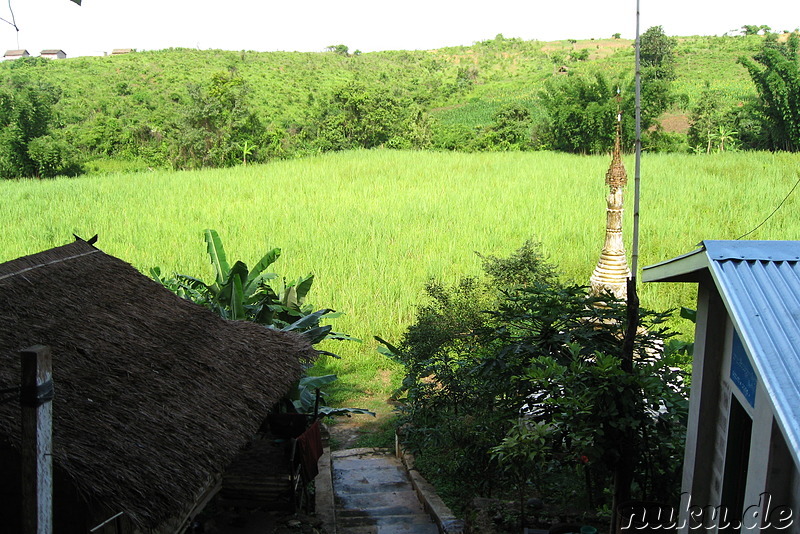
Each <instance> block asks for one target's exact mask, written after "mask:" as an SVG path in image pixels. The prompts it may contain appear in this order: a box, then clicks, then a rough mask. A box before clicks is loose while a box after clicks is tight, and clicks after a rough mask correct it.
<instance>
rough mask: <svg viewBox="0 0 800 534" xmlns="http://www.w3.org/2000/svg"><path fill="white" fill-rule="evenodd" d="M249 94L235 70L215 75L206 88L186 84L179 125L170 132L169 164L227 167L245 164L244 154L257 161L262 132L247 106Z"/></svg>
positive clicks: (194, 166)
mask: <svg viewBox="0 0 800 534" xmlns="http://www.w3.org/2000/svg"><path fill="white" fill-rule="evenodd" d="M249 92H250V90H249V87H248V85H247V83H246V82H245V81H244V79H243V78H242V77H241V75H239V74H238V73H237V72H236V71H235V70H231V71H229V72H218V73H215V74H214V75H212V76H211V80H210V81H209V83H208V84H207V85H206V86H201V85H197V84H194V85H190V86H189V102H188V105H187V106H186V108H185V109H184V116H183V118H182V122H181V124H180V126H179V127H178V128H175V129H174V130H173V136H174V137H173V144H174V147H173V157H172V161H173V165H174V166H176V167H178V168H199V167H230V166H232V165H236V164H238V163H246V158H247V155H248V152H249V154H250V158H251V160H257V159H258V156H259V155H258V152H257V150H258V148H259V147H260V146H261V144H262V143H263V141H264V137H265V134H266V129H265V127H264V126H263V124H262V123H261V120H260V119H259V118H258V116H257V115H256V113H255V112H254V111H253V109H252V106H251V105H250V102H249V100H248V95H249ZM248 147H249V150H248ZM253 152H255V153H253Z"/></svg>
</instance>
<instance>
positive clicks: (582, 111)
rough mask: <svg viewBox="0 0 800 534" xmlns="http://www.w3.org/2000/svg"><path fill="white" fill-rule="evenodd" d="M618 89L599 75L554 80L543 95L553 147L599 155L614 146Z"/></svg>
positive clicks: (549, 83)
mask: <svg viewBox="0 0 800 534" xmlns="http://www.w3.org/2000/svg"><path fill="white" fill-rule="evenodd" d="M615 94H616V88H615V87H613V86H612V85H611V84H610V83H609V82H608V80H607V78H606V77H605V76H604V75H602V74H600V73H597V74H595V75H593V76H590V77H584V76H578V75H569V76H566V77H561V78H553V79H551V80H549V81H548V82H547V83H546V84H545V89H544V91H543V92H542V93H541V101H542V105H543V107H544V108H545V110H546V111H547V113H548V122H549V136H548V137H549V140H550V143H549V144H550V148H552V149H554V150H563V151H565V152H576V153H582V154H586V153H591V154H597V153H600V152H605V151H607V150H609V149H610V148H611V146H613V143H614V132H615V131H616V130H615V127H614V124H615V119H616V102H615V101H614V100H613V98H614V96H615Z"/></svg>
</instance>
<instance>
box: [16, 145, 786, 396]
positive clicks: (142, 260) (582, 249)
mask: <svg viewBox="0 0 800 534" xmlns="http://www.w3.org/2000/svg"><path fill="white" fill-rule="evenodd" d="M609 162H610V158H609V157H608V156H602V157H601V156H575V155H568V154H559V153H547V152H533V153H495V154H491V153H480V154H458V153H431V152H410V151H409V152H405V151H390V150H373V151H356V152H343V153H331V154H326V155H322V156H318V157H312V158H306V159H298V160H291V161H278V162H274V163H270V164H268V165H260V166H247V167H237V168H233V169H224V170H202V171H193V172H189V171H185V172H167V171H154V172H144V173H134V174H107V175H94V176H85V177H81V178H75V179H66V178H65V179H54V180H47V181H37V180H21V181H5V182H1V183H0V219H1V220H2V224H3V228H4V230H3V238H2V240H0V261H7V260H10V259H13V258H16V257H18V256H22V255H25V254H31V253H35V252H38V251H40V250H43V249H46V248H50V247H53V246H57V245H61V244H65V243H67V242H70V241H72V239H73V237H72V234H73V233H74V234H77V235H79V236H82V237H84V238H87V239H88V238H89V237H91V236H93V235H94V234H99V239H98V242H97V246H98V247H99V248H100V249H102V250H104V251H105V252H107V253H109V254H112V255H114V256H117V257H119V258H121V259H123V260H125V261H127V262H129V263H131V264H132V265H134V266H135V267H136V268H138V269H139V270H140V271H142V272H145V273H147V271H148V269H149V268H150V267H153V266H160V267H161V269H162V271H164V272H166V273H169V272H172V271H176V272H180V273H184V274H190V275H194V276H197V277H200V278H203V279H205V280H209V279H210V277H211V266H210V264H209V263H208V260H207V256H206V253H205V243H204V242H203V236H202V232H203V230H204V229H206V228H213V229H216V230H217V231H218V232H219V234H220V236H221V238H222V240H223V243H224V244H225V248H226V251H227V254H228V259H229V260H231V262H232V261H234V260H237V259H241V260H243V261H245V263H248V264H250V265H252V264H253V263H254V262H255V261H257V260H258V259H260V258H261V256H262V255H263V253H264V252H266V251H267V250H268V249H269V248H271V247H276V246H277V247H281V249H282V250H283V256H282V257H281V258H280V259H279V260H278V262H277V263H276V264H275V265H273V270H274V271H275V272H277V273H279V274H280V275H282V276H285V277H287V278H288V279H292V278H295V277H297V276H299V275H302V274H307V273H309V272H313V273H315V275H316V278H315V282H314V287H313V288H312V290H311V293H310V294H309V300H310V302H311V303H312V304H314V305H315V306H316V307H331V308H334V309H336V310H340V311H343V312H345V313H346V315H345V316H343V317H340V318H338V319H336V320H335V321H334V323H333V324H334V328H335V329H336V330H339V331H343V332H347V333H349V334H351V335H354V336H356V337H358V338H361V339H363V340H364V342H363V343H360V344H357V343H342V344H340V345H335V346H332V347H326V348H328V349H330V350H332V351H334V352H337V353H339V354H341V355H342V359H341V360H331V359H324V360H322V361H321V362H320V364H319V369H320V370H321V371H325V372H335V373H337V374H339V375H340V378H341V381H340V382H341V385H340V389H339V391H338V393H337V399H336V400H339V401H342V402H345V401H346V402H356V403H358V401H359V400H364V399H375V398H384V399H385V398H386V396H387V395H388V392H389V391H390V390H391V388H392V385H393V384H396V382H397V380H398V378H399V377H398V376H397V373H396V372H393V371H395V368H394V366H393V365H394V364H392V363H391V362H389V361H388V360H386V359H385V358H384V357H383V356H381V355H379V354H378V353H377V352H376V350H375V347H376V344H375V343H374V341H373V340H372V339H373V336H374V335H379V336H381V337H383V338H386V339H388V340H392V341H398V340H399V338H400V336H401V335H402V332H403V331H404V329H405V327H406V326H408V325H409V324H410V322H411V321H412V320H413V317H414V310H415V306H417V305H418V304H420V303H421V302H422V299H423V286H424V284H425V282H426V280H428V279H430V278H431V277H435V278H437V279H440V280H442V281H444V282H454V281H456V280H457V279H458V278H459V277H461V276H464V275H477V274H479V273H480V260H479V258H477V256H476V255H475V254H474V251H479V252H481V253H482V254H493V255H501V256H502V255H507V254H509V253H511V252H512V251H514V250H515V249H516V248H518V247H519V246H520V245H521V244H522V243H523V242H524V241H525V240H527V239H534V240H537V241H540V242H541V243H542V248H543V251H544V252H545V254H546V255H547V256H548V258H549V259H550V260H551V261H552V262H553V263H554V264H556V265H557V266H558V267H559V268H560V270H561V272H562V273H563V276H564V277H565V279H568V280H572V281H575V282H578V283H588V279H589V276H590V274H591V272H592V270H593V268H594V265H595V262H596V261H597V258H598V256H599V253H600V250H601V248H602V245H603V239H604V226H605V184H604V177H605V172H606V169H607V168H608V164H609ZM625 163H626V166H627V169H628V174H629V181H630V183H629V185H628V189H627V191H626V199H627V205H626V207H627V210H626V215H625V224H626V230H625V232H626V236H625V237H626V243H627V246H628V247H630V240H631V239H630V238H631V234H632V232H631V228H632V213H633V202H632V200H633V175H634V161H633V157H632V156H630V157H626V158H625ZM799 170H800V156H798V155H793V154H770V153H726V154H716V155H700V156H695V155H677V154H665V155H647V154H646V155H644V156H643V157H642V173H641V174H642V177H641V183H642V186H641V191H642V195H641V215H640V223H641V234H640V259H639V266H640V267H642V266H645V265H649V264H653V263H656V262H659V261H662V260H665V259H669V258H672V257H674V256H676V255H679V254H683V253H686V252H689V251H691V250H693V249H694V248H695V245H697V244H698V243H699V242H700V241H701V240H703V239H736V238H738V237H739V236H741V235H742V234H745V233H746V232H748V231H750V230H752V229H753V228H754V227H756V226H757V225H758V224H759V223H760V222H762V221H763V220H764V219H765V218H766V217H767V216H768V215H769V214H770V213H771V212H772V211H773V210H774V209H775V207H776V206H777V205H778V204H779V203H780V202H781V201H782V200H783V199H784V197H785V196H786V195H787V193H788V192H789V191H790V190H791V189H792V186H793V185H794V184H795V183H796V182H797V180H798V176H800V175H799V174H798V172H799ZM798 213H800V191H795V194H794V195H792V196H790V197H789V198H788V199H787V200H786V202H785V203H784V205H783V206H782V208H781V209H780V210H778V211H777V212H776V213H775V214H774V215H773V216H772V217H771V218H770V219H769V220H768V221H767V222H766V223H765V224H764V225H763V226H761V227H760V228H759V229H758V230H757V231H756V232H755V233H753V234H751V235H749V236H747V239H800V218H799V217H798ZM694 297H695V288H694V287H693V286H692V285H685V284H684V285H681V284H646V285H644V286H643V287H641V298H642V304H643V305H644V306H646V307H649V308H653V309H658V310H663V309H668V308H674V307H677V306H681V305H685V306H690V307H691V306H693V305H694ZM675 326H676V327H679V328H684V331H688V329H689V328H690V327H689V326H685V327H684V326H683V325H681V323H680V322H679V321H678V320H676V321H675Z"/></svg>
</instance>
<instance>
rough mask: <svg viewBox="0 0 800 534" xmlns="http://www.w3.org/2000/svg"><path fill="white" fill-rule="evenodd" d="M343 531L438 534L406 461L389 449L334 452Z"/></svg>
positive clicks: (338, 519) (340, 530)
mask: <svg viewBox="0 0 800 534" xmlns="http://www.w3.org/2000/svg"><path fill="white" fill-rule="evenodd" d="M331 456H332V458H331V459H332V462H333V487H334V495H335V501H336V527H337V528H336V530H337V532H338V533H339V534H437V533H438V528H437V527H436V525H435V523H434V522H433V520H432V519H431V517H430V516H429V515H428V514H427V513H425V510H424V508H423V507H422V504H421V503H420V502H419V498H418V497H417V493H416V492H415V491H414V489H413V488H412V486H411V481H410V479H409V478H408V474H407V472H406V470H405V468H404V467H403V465H402V463H401V462H400V461H399V460H398V459H397V458H396V457H395V456H394V455H393V454H391V452H389V451H385V450H380V449H351V450H348V451H336V452H334V453H333V454H332V455H331Z"/></svg>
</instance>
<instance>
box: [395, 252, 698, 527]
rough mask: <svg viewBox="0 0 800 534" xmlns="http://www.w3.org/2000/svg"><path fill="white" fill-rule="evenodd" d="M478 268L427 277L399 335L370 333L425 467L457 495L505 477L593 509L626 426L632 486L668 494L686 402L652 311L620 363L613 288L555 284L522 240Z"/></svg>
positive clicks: (500, 485)
mask: <svg viewBox="0 0 800 534" xmlns="http://www.w3.org/2000/svg"><path fill="white" fill-rule="evenodd" d="M484 270H485V272H486V273H487V276H486V277H484V278H482V279H480V280H478V279H464V280H462V281H461V282H460V283H459V284H456V285H455V286H453V287H446V286H443V285H441V284H438V283H435V282H431V283H430V284H429V285H428V286H427V288H426V291H427V294H428V296H429V302H428V303H427V304H426V305H424V306H422V307H421V308H420V309H419V310H418V313H417V317H416V320H415V322H414V323H413V324H412V325H411V326H410V327H409V328H408V330H407V331H406V333H405V335H404V336H403V338H402V341H401V342H400V344H399V345H398V346H392V345H390V344H389V343H387V342H385V341H383V340H380V341H382V342H383V343H384V345H385V349H384V351H385V353H387V354H388V355H390V356H391V357H393V358H394V359H396V360H397V361H399V362H400V363H401V364H402V365H403V366H404V370H405V378H404V381H403V385H402V388H401V390H400V391H399V392H398V395H400V399H401V400H402V401H403V407H402V418H401V421H402V422H403V423H407V424H406V426H403V427H402V428H403V436H404V440H405V442H406V444H407V446H409V447H410V448H412V449H413V450H415V451H416V452H417V454H418V457H419V458H421V459H422V460H423V464H422V465H424V466H426V467H427V469H428V471H427V472H426V474H428V475H430V476H431V477H432V478H433V479H434V480H437V481H438V480H442V479H445V480H446V479H448V478H449V479H450V482H449V483H446V488H449V489H448V490H446V491H449V497H450V498H451V499H452V502H454V503H461V504H462V505H463V504H465V503H468V502H470V501H471V499H472V497H475V496H478V495H482V496H492V495H495V496H509V495H511V494H510V493H509V489H511V488H513V487H516V488H517V489H518V490H519V491H520V492H521V494H523V495H527V496H532V495H536V496H538V497H540V498H542V499H545V500H546V501H547V502H548V505H550V506H553V507H555V508H559V506H561V507H562V509H564V510H571V511H573V512H574V511H576V510H578V509H584V510H587V509H588V510H592V509H593V508H597V507H599V506H603V505H609V504H610V502H609V501H608V494H607V493H604V492H603V491H602V489H603V488H608V487H611V486H612V478H613V476H612V475H613V472H614V469H615V468H616V465H617V462H618V461H619V460H620V455H621V454H622V449H621V445H620V443H621V442H622V440H623V439H625V440H626V443H628V445H629V446H630V447H632V450H635V451H636V453H637V454H636V465H635V476H634V487H633V492H634V494H635V495H636V496H638V497H639V498H646V499H657V500H666V501H671V500H673V499H675V498H677V495H678V494H679V491H680V490H679V485H680V472H681V467H680V466H681V461H682V444H683V433H684V429H685V427H684V425H685V415H686V410H687V402H686V396H685V391H684V388H683V377H682V376H681V371H680V370H679V368H678V367H676V366H674V365H673V362H672V359H671V358H672V357H671V356H665V355H664V354H663V353H662V352H661V346H662V343H663V339H664V338H665V337H668V336H669V335H670V334H669V332H667V331H666V330H664V329H663V328H662V327H661V323H662V322H663V321H664V320H665V317H664V316H663V315H660V314H653V313H649V312H642V316H641V324H642V325H643V327H644V329H642V330H641V331H640V334H639V335H638V336H637V338H636V342H635V353H636V354H637V355H638V356H637V359H636V360H635V362H634V363H633V366H632V371H630V372H627V371H625V370H624V369H625V368H624V366H623V365H621V345H622V343H621V339H622V335H623V329H624V315H625V310H624V306H623V305H621V304H620V303H618V302H616V301H615V300H614V299H613V297H611V296H610V295H605V296H603V297H602V298H601V297H592V296H588V295H587V293H586V288H583V287H579V286H573V285H564V284H562V283H561V282H559V281H558V279H557V278H556V275H555V270H554V268H553V267H552V266H550V265H549V264H548V263H547V262H545V261H544V260H543V258H542V257H541V255H540V253H539V249H538V247H537V246H536V245H534V244H532V243H527V244H526V245H525V246H524V247H523V248H522V249H520V250H519V251H518V252H517V253H516V254H515V255H513V256H512V257H510V258H507V259H498V258H493V257H491V258H484ZM527 446H530V447H531V448H530V449H525V448H524V447H527ZM629 450H630V449H629ZM565 487H569V488H572V490H574V491H575V492H576V493H573V494H572V496H571V497H568V498H567V497H565V495H564V493H563V490H564V488H565ZM572 490H571V491H572ZM553 496H561V497H557V498H556V500H555V501H554V500H553ZM558 499H562V500H561V501H560V502H559V501H558ZM564 499H568V501H565V500H564ZM523 500H524V499H523Z"/></svg>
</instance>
